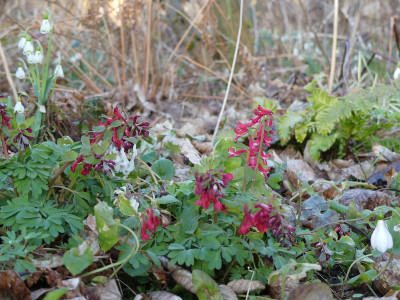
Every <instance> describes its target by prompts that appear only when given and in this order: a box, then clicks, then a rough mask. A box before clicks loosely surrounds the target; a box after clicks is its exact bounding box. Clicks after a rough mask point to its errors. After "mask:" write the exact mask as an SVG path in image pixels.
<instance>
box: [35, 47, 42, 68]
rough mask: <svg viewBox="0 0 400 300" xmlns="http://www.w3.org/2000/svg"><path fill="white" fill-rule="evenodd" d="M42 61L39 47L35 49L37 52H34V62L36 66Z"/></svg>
mask: <svg viewBox="0 0 400 300" xmlns="http://www.w3.org/2000/svg"><path fill="white" fill-rule="evenodd" d="M42 61H43V54H42V51H40V47H37V50H36V52H35V62H36V63H37V64H41V63H42Z"/></svg>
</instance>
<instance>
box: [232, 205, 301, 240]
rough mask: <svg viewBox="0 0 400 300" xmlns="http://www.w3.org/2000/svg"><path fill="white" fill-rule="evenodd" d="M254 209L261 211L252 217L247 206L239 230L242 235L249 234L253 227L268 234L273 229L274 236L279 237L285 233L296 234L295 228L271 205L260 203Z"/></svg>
mask: <svg viewBox="0 0 400 300" xmlns="http://www.w3.org/2000/svg"><path fill="white" fill-rule="evenodd" d="M254 207H255V208H259V209H260V210H259V211H257V212H256V213H254V214H253V215H252V214H250V213H249V212H248V211H247V204H245V206H244V214H245V216H244V219H243V222H242V225H241V226H240V228H239V230H238V232H239V233H240V234H248V233H249V232H250V228H251V227H256V228H257V230H258V231H259V232H267V231H268V229H270V228H271V230H272V234H273V235H274V236H277V237H278V236H280V235H282V234H283V233H288V234H289V235H291V234H292V233H293V232H294V230H295V228H294V227H293V226H292V225H290V224H289V223H288V222H287V221H286V220H285V218H284V216H283V215H282V214H281V213H280V212H279V211H278V210H277V209H276V208H275V207H273V206H272V205H271V204H269V203H268V204H262V203H258V204H256V205H254Z"/></svg>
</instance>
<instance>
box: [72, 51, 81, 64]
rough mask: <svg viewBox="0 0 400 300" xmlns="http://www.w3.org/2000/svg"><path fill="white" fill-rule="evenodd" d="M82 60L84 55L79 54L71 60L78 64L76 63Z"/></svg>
mask: <svg viewBox="0 0 400 300" xmlns="http://www.w3.org/2000/svg"><path fill="white" fill-rule="evenodd" d="M81 58H82V54H80V53H77V54H75V55H74V56H72V57H71V59H70V60H71V61H72V62H73V63H76V62H77V61H79V60H80V59H81Z"/></svg>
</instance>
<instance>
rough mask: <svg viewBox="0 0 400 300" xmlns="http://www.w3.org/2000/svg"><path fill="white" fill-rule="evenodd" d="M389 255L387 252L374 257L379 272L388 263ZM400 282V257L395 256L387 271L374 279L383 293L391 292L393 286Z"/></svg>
mask: <svg viewBox="0 0 400 300" xmlns="http://www.w3.org/2000/svg"><path fill="white" fill-rule="evenodd" d="M388 259H389V255H388V254H385V255H382V256H380V257H376V258H373V260H374V261H375V263H374V264H375V269H376V271H377V272H378V273H379V272H381V271H382V270H383V269H384V268H385V267H386V265H387V262H388ZM399 282H400V259H398V258H395V257H393V258H392V260H391V261H390V264H389V265H388V266H387V268H386V269H385V271H384V272H383V273H382V274H381V275H380V276H379V277H378V278H377V280H376V281H374V285H375V286H376V288H377V289H378V290H379V292H381V293H382V294H386V293H387V292H389V291H390V290H391V289H392V287H394V286H398V285H399Z"/></svg>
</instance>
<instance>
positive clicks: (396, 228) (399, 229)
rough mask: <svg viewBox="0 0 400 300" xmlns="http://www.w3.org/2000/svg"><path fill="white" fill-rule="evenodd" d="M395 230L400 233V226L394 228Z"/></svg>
mask: <svg viewBox="0 0 400 300" xmlns="http://www.w3.org/2000/svg"><path fill="white" fill-rule="evenodd" d="M393 230H394V231H396V232H399V231H400V224H398V225H396V226H394V227H393Z"/></svg>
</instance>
